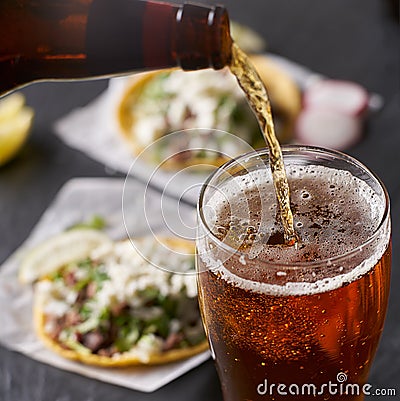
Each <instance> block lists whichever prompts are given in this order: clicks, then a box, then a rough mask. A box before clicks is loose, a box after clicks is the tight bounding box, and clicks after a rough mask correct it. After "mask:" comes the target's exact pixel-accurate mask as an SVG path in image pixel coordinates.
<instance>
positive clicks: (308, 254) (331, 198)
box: [199, 165, 390, 295]
mask: <svg viewBox="0 0 400 401" xmlns="http://www.w3.org/2000/svg"><path fill="white" fill-rule="evenodd" d="M287 175H288V180H289V184H290V187H291V203H292V210H293V214H294V223H295V229H296V231H297V234H298V236H299V238H300V242H299V243H298V245H297V246H296V247H283V246H272V245H270V243H271V238H272V237H273V236H275V235H276V234H278V233H279V232H280V231H282V229H281V226H280V221H279V217H278V216H279V213H278V209H277V202H276V197H275V193H274V187H273V183H272V178H271V173H270V171H269V170H268V169H259V170H257V171H256V172H249V173H248V174H245V175H242V176H239V177H232V178H231V179H230V180H229V182H227V183H226V184H225V185H224V186H222V187H221V188H219V189H218V191H217V192H215V193H214V194H213V195H212V196H211V197H210V199H209V201H208V202H207V210H209V211H210V212H209V213H208V214H205V220H206V222H207V224H208V227H209V228H210V230H211V232H212V233H213V234H214V236H215V237H217V238H218V240H219V241H221V242H222V243H223V246H226V247H227V248H229V247H230V248H232V252H231V253H230V254H229V255H228V256H226V258H225V257H224V258H221V257H218V258H217V259H216V258H214V256H215V255H214V254H215V252H210V251H209V250H208V249H203V250H200V252H199V253H200V257H201V258H202V261H203V262H204V263H205V264H206V265H207V267H208V268H210V269H211V270H213V271H215V272H218V273H219V274H220V275H221V276H222V277H224V278H225V279H226V280H228V281H230V282H232V283H234V284H235V285H238V286H240V287H245V288H247V289H249V290H250V289H251V290H253V291H262V292H267V293H271V294H277V295H298V294H310V293H318V292H324V291H328V290H331V289H333V288H337V287H340V286H342V285H343V284H344V283H348V282H351V281H354V280H356V279H357V278H358V277H360V276H361V275H363V274H365V273H367V272H368V271H369V270H371V269H372V267H373V266H374V265H375V264H376V263H377V261H378V260H379V259H380V258H381V256H382V255H383V253H384V251H385V249H386V247H387V245H388V242H389V237H390V227H389V222H387V224H386V226H387V227H386V228H385V227H380V225H381V222H382V219H383V217H384V214H385V198H384V197H383V196H382V195H380V194H377V193H376V192H375V191H374V190H373V189H372V188H371V187H370V186H369V185H368V184H367V183H365V182H364V181H363V180H361V179H359V178H357V177H355V176H353V175H352V174H351V173H350V172H348V171H345V170H337V169H332V168H328V167H324V166H316V165H307V166H289V167H288V168H287ZM379 228H381V229H382V230H383V231H382V233H381V235H380V236H378V237H379V238H378V239H375V241H374V243H373V245H371V246H370V245H368V246H366V244H368V241H369V242H371V238H372V237H373V236H374V234H376V231H377V230H378V229H379ZM246 241H247V242H246ZM217 242H218V241H217ZM243 244H244V245H243ZM216 246H218V244H217V245H216ZM237 250H239V251H240V252H238V251H237ZM222 259H225V260H222ZM256 265H257V266H264V267H266V268H267V269H271V270H274V269H275V273H276V274H278V276H279V274H280V277H278V279H277V280H276V283H278V284H276V283H273V282H272V281H273V280H270V281H271V282H268V283H267V282H264V280H263V279H258V278H257V277H258V276H259V274H258V272H257V270H259V269H257V267H255V268H253V267H254V266H256ZM296 269H297V270H298V271H299V272H300V271H301V272H302V274H299V277H297V278H296V274H295V273H294V272H295V271H296ZM304 269H307V270H308V272H309V274H304ZM288 272H289V273H288ZM285 276H287V277H288V279H287V280H285ZM300 276H301V277H300ZM281 283H283V284H281Z"/></svg>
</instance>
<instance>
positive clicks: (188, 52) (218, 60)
mask: <svg viewBox="0 0 400 401" xmlns="http://www.w3.org/2000/svg"><path fill="white" fill-rule="evenodd" d="M176 43H177V46H176V58H177V63H178V65H179V67H181V68H182V69H183V70H199V69H205V68H213V69H216V70H217V69H221V68H224V67H225V66H227V65H228V64H229V62H230V59H231V46H232V38H231V36H230V27H229V16H228V12H227V10H226V9H225V8H224V7H222V6H214V7H208V6H202V5H197V4H190V3H185V4H183V5H182V6H181V7H179V8H178V10H177V12H176Z"/></svg>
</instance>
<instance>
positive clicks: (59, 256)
mask: <svg viewBox="0 0 400 401" xmlns="http://www.w3.org/2000/svg"><path fill="white" fill-rule="evenodd" d="M109 243H111V240H110V239H109V238H108V237H107V236H106V235H105V234H103V233H101V232H99V231H96V230H89V229H81V230H72V231H66V232H64V233H62V234H59V235H57V236H55V237H52V238H50V239H49V240H47V241H45V242H43V243H42V244H40V245H38V246H37V247H36V248H33V249H32V250H30V251H29V252H28V254H27V255H26V256H25V258H24V259H23V260H22V263H21V265H20V269H19V279H20V281H21V282H22V283H26V284H28V283H33V282H35V281H36V280H38V279H40V278H44V277H46V276H48V275H49V274H51V273H54V272H56V271H57V270H58V269H59V268H61V267H63V266H65V265H66V264H68V263H72V262H75V261H79V260H83V259H85V258H87V257H89V256H90V254H91V252H92V251H93V249H95V248H97V247H99V246H101V245H105V244H109Z"/></svg>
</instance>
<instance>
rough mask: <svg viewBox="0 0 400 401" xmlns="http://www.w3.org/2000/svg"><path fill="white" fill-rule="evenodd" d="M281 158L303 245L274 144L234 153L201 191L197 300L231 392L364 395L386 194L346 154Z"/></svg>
mask: <svg viewBox="0 0 400 401" xmlns="http://www.w3.org/2000/svg"><path fill="white" fill-rule="evenodd" d="M283 157H284V162H285V166H286V172H287V175H288V180H289V185H290V189H291V207H292V210H293V215H294V223H295V228H296V233H297V236H298V242H297V244H296V245H295V246H286V245H284V240H283V232H282V228H281V222H280V216H279V209H278V207H277V202H276V196H275V193H274V188H273V183H272V177H271V171H270V170H269V167H268V166H269V163H268V150H261V151H257V152H252V153H249V154H246V155H244V156H241V157H239V158H237V159H234V160H232V161H230V162H228V163H227V164H225V165H224V166H223V167H222V168H220V169H218V170H217V171H216V172H215V173H213V175H212V176H211V177H210V178H209V179H208V181H207V182H206V183H205V185H204V186H203V188H202V192H201V195H200V200H199V205H198V233H197V269H198V287H199V301H200V308H201V311H202V317H203V322H204V326H205V328H206V332H207V336H208V339H209V343H210V347H211V352H212V355H213V358H214V359H215V362H216V367H217V371H218V374H219V378H220V381H221V385H222V391H223V396H224V400H225V401H244V400H252V401H256V400H279V399H282V400H283V399H285V400H290V399H296V400H311V399H313V400H315V399H319V400H339V399H346V400H362V399H363V397H364V394H366V393H368V390H370V386H369V385H368V383H367V378H368V372H369V369H370V366H371V363H372V360H373V357H374V354H375V351H376V348H377V345H378V341H379V338H380V335H381V332H382V329H383V324H384V319H385V313H386V307H387V301H388V294H389V279H390V264H391V242H390V230H391V228H390V213H389V200H388V195H387V192H386V190H385V189H384V187H383V185H382V183H381V182H380V181H379V179H378V178H376V177H375V176H374V175H373V174H372V173H371V172H370V171H369V170H368V169H367V168H365V167H364V166H363V165H362V164H361V163H359V162H358V161H356V160H355V159H353V158H351V157H349V156H346V155H344V154H342V153H339V152H335V151H328V150H324V149H319V148H314V147H296V146H291V147H285V148H283Z"/></svg>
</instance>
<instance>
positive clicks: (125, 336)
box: [34, 237, 208, 367]
mask: <svg viewBox="0 0 400 401" xmlns="http://www.w3.org/2000/svg"><path fill="white" fill-rule="evenodd" d="M139 250H140V251H139ZM142 250H143V252H142ZM141 253H142V254H141ZM149 255H151V257H152V261H153V262H154V261H156V262H157V261H158V262H160V263H159V264H160V266H158V267H155V266H153V265H152V264H151V263H150V262H149V261H147V260H146V256H149ZM193 255H194V252H193V249H192V245H191V244H188V243H186V242H183V241H180V240H172V239H171V240H170V239H168V238H161V242H160V239H156V238H153V237H146V238H142V239H141V240H140V241H139V242H137V243H136V247H134V246H133V245H132V243H131V242H129V241H121V242H112V241H109V242H108V243H104V244H102V245H101V246H100V247H97V248H94V249H92V251H91V252H90V255H88V257H86V258H84V259H80V260H76V261H74V262H70V263H68V264H64V265H62V266H59V268H58V269H54V270H53V272H52V273H50V274H47V275H46V276H45V277H41V278H40V279H39V281H37V282H36V283H35V286H34V298H35V301H34V321H35V328H36V331H37V333H38V335H39V337H40V338H41V339H42V341H43V342H44V344H45V345H46V346H47V347H48V348H50V349H51V350H53V351H54V352H55V353H57V354H59V355H61V356H63V357H65V358H68V359H72V360H77V361H80V362H83V363H85V364H90V365H95V366H102V367H122V366H132V365H151V364H163V363H167V362H172V361H176V360H180V359H183V358H187V357H190V356H192V355H195V354H197V353H200V352H202V351H205V350H207V348H208V344H207V341H206V338H205V334H204V331H203V327H202V323H201V318H200V313H199V309H198V303H197V288H196V278H195V275H194V256H193ZM166 260H168V261H169V262H170V263H173V267H174V270H175V271H177V270H176V269H179V271H180V274H174V273H172V272H169V271H167V270H166V268H167V267H168V266H163V264H162V262H163V261H166ZM164 268H165V269H164ZM163 269H164V270H163Z"/></svg>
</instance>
